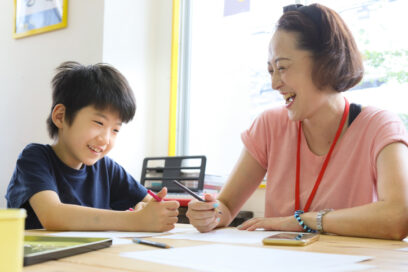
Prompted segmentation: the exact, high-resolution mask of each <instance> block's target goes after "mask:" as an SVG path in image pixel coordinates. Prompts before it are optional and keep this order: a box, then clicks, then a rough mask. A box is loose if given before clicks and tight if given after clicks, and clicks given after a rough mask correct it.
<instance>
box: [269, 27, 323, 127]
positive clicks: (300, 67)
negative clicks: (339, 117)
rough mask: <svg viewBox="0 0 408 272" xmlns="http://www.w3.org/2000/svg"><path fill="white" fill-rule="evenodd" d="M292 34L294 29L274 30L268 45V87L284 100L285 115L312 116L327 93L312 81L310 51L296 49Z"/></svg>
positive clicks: (294, 117) (290, 117) (294, 116)
mask: <svg viewBox="0 0 408 272" xmlns="http://www.w3.org/2000/svg"><path fill="white" fill-rule="evenodd" d="M296 38H297V34H296V33H295V32H287V31H283V30H278V31H276V32H275V34H274V35H273V37H272V40H271V42H270V46H269V58H268V70H269V73H270V75H271V78H272V88H273V89H275V90H278V91H279V92H280V93H281V94H282V96H283V98H284V99H285V101H286V108H287V109H288V115H289V119H291V120H294V121H302V120H304V119H307V118H310V117H312V116H313V114H314V113H315V112H316V111H317V110H318V109H319V107H320V106H321V105H322V103H324V102H325V100H326V99H327V97H328V95H327V92H326V91H323V90H319V89H318V88H317V87H316V85H315V84H314V83H313V81H312V69H313V58H312V54H311V53H310V52H309V51H305V50H299V49H297V48H296V44H297V40H296Z"/></svg>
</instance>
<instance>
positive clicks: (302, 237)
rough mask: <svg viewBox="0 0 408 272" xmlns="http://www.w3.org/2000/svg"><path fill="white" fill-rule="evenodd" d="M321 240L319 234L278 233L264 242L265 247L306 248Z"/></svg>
mask: <svg viewBox="0 0 408 272" xmlns="http://www.w3.org/2000/svg"><path fill="white" fill-rule="evenodd" d="M317 240H319V234H317V233H278V234H274V235H271V236H268V237H266V238H264V239H263V240H262V242H263V244H264V245H286V246H305V245H308V244H310V243H313V242H316V241H317Z"/></svg>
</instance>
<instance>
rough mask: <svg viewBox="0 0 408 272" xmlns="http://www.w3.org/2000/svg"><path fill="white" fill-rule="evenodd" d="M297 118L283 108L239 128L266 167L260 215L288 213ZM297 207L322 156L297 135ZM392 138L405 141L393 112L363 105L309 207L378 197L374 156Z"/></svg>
mask: <svg viewBox="0 0 408 272" xmlns="http://www.w3.org/2000/svg"><path fill="white" fill-rule="evenodd" d="M297 131H298V126H297V122H293V121H290V120H289V118H288V113H287V109H286V108H285V107H279V108H274V109H270V110H267V111H265V112H264V113H262V114H261V115H260V116H259V117H258V118H257V119H256V120H255V121H254V123H253V124H252V126H251V127H250V128H249V129H248V130H246V131H244V132H243V133H242V135H241V136H242V141H243V142H244V145H245V147H246V149H247V150H248V152H249V153H250V154H251V155H252V156H253V157H254V158H255V159H256V160H257V161H258V162H259V164H260V165H261V166H262V167H264V168H265V169H266V170H267V177H266V178H267V183H266V201H265V217H275V216H288V215H293V213H294V211H295V175H296V148H297V146H296V143H297ZM301 141H302V142H301V151H300V162H301V164H300V165H301V168H300V207H301V209H303V208H304V206H305V204H306V201H307V198H308V197H309V195H310V193H311V191H312V189H313V186H314V184H315V182H316V179H317V176H318V174H319V172H320V169H321V167H322V164H323V161H324V159H325V155H324V156H318V155H315V154H314V153H313V152H312V151H311V150H310V149H309V147H308V145H307V142H306V139H305V136H304V134H303V130H302V135H301ZM393 142H403V143H404V144H406V145H408V135H407V132H406V130H405V127H404V125H403V123H402V122H401V120H400V119H399V118H398V116H397V115H395V114H393V113H391V112H389V111H385V110H380V109H377V108H374V107H366V108H364V109H363V110H362V111H361V113H360V114H359V115H358V116H357V118H356V119H355V120H354V121H353V123H352V124H351V126H350V127H349V128H348V129H347V130H346V132H345V134H344V135H343V136H342V137H341V138H340V139H339V141H338V142H337V144H336V146H335V148H334V150H333V153H332V156H331V158H330V162H329V164H328V166H327V169H326V172H325V174H324V176H323V179H322V181H321V183H320V186H319V188H318V190H317V193H316V195H315V198H314V199H313V202H312V204H311V206H310V211H319V210H321V209H325V208H333V209H341V208H349V207H354V206H359V205H363V204H367V203H371V202H374V201H377V198H378V195H377V188H376V186H377V169H376V159H377V156H378V154H379V153H380V151H381V150H382V149H383V148H384V147H385V146H386V145H388V144H391V143H393Z"/></svg>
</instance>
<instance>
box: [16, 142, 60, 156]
mask: <svg viewBox="0 0 408 272" xmlns="http://www.w3.org/2000/svg"><path fill="white" fill-rule="evenodd" d="M50 153H52V148H51V146H50V145H45V144H37V143H31V144H28V145H27V146H26V147H25V148H24V149H23V151H22V152H21V155H20V156H26V155H38V154H50Z"/></svg>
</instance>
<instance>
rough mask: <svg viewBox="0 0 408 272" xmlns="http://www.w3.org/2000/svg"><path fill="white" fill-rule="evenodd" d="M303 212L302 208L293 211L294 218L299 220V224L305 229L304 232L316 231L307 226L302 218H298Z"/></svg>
mask: <svg viewBox="0 0 408 272" xmlns="http://www.w3.org/2000/svg"><path fill="white" fill-rule="evenodd" d="M302 213H304V211H302V210H298V211H295V219H296V220H297V221H298V222H299V225H300V226H301V227H302V228H303V229H304V230H305V231H306V232H311V233H316V231H315V230H314V229H311V228H309V226H308V225H306V224H305V222H303V220H302V219H301V218H300V215H301V214H302Z"/></svg>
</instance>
